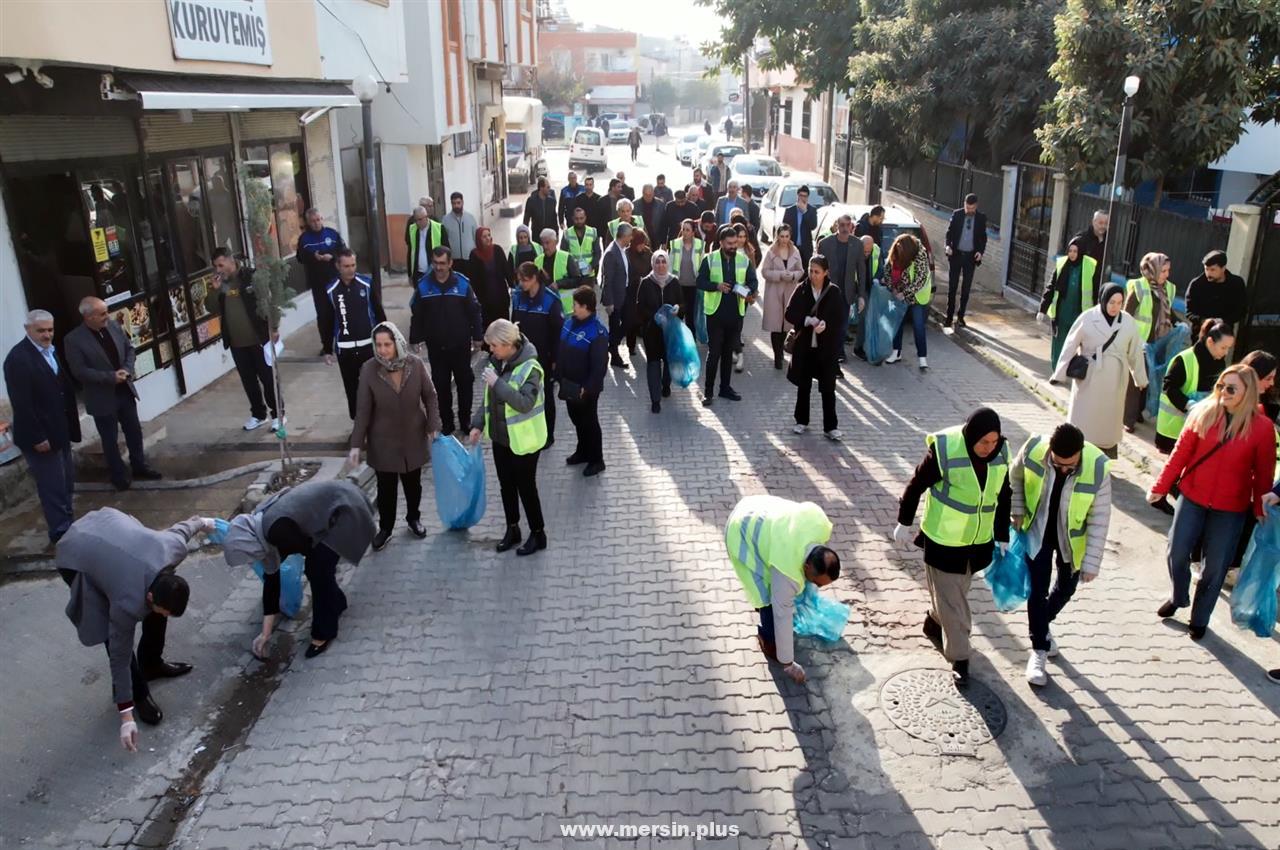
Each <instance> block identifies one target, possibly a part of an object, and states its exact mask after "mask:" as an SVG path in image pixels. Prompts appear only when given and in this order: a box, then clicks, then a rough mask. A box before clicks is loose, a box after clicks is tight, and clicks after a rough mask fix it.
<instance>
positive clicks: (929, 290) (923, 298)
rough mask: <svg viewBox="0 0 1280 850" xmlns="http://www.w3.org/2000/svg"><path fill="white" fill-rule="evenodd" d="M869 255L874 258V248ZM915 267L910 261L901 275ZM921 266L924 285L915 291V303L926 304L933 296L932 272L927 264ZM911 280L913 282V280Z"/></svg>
mask: <svg viewBox="0 0 1280 850" xmlns="http://www.w3.org/2000/svg"><path fill="white" fill-rule="evenodd" d="M871 256H872V258H875V249H874V248H873V249H872V253H871ZM916 267H917V266H916V264H915V263H912V264H911V265H910V266H908V267H907V270H906V271H905V272H903V275H904V276H906V275H907V274H909V273H910V272H911V270H912V269H914V268H916ZM921 268H923V269H924V275H925V282H924V286H922V287H920V289H919V290H918V291H917V292H916V303H917V304H928V303H929V300H930V299H931V298H933V272H931V271H929V267H928V266H927V265H925V266H921ZM912 282H913V283H914V280H913V281H912Z"/></svg>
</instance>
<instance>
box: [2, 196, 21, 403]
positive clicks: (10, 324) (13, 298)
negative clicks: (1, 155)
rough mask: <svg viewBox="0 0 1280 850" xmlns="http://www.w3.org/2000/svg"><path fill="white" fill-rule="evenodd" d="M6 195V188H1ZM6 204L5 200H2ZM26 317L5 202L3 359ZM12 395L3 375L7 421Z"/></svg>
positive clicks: (18, 335)
mask: <svg viewBox="0 0 1280 850" xmlns="http://www.w3.org/2000/svg"><path fill="white" fill-rule="evenodd" d="M0 192H3V186H0ZM0 201H3V198H0ZM26 316H27V294H26V292H25V291H24V290H23V288H22V275H21V274H20V273H19V270H18V255H17V253H16V252H15V251H14V248H13V237H12V235H10V233H9V217H8V213H7V212H6V210H5V205H4V203H0V360H2V359H3V358H5V357H7V356H8V354H9V349H11V348H13V347H14V346H15V345H17V344H18V343H19V342H20V341H21V340H22V338H23V337H24V336H26V335H27V332H26V331H24V330H23V329H22V323H23V321H24V320H25V319H26ZM8 407H9V392H8V390H7V389H6V388H5V385H4V375H3V374H0V416H2V417H3V418H5V419H8V416H9V414H8Z"/></svg>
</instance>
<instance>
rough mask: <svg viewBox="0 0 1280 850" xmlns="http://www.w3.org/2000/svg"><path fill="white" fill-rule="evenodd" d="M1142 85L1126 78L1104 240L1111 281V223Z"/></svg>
mask: <svg viewBox="0 0 1280 850" xmlns="http://www.w3.org/2000/svg"><path fill="white" fill-rule="evenodd" d="M1141 86H1142V78H1141V77H1138V76H1135V75H1132V74H1131V75H1129V76H1127V77H1125V78H1124V108H1123V109H1122V110H1121V112H1120V141H1119V143H1117V145H1116V170H1115V173H1114V174H1113V175H1112V176H1111V199H1110V200H1109V201H1108V202H1107V238H1106V239H1105V240H1103V242H1102V267H1101V269H1100V271H1101V272H1102V275H1103V277H1102V281H1103V282H1104V283H1106V282H1110V280H1111V270H1110V268H1109V267H1108V266H1107V261H1108V260H1109V259H1110V255H1111V242H1112V237H1113V236H1114V235H1115V234H1114V231H1112V229H1111V223H1112V222H1114V221H1115V216H1114V213H1115V209H1116V198H1118V197H1120V196H1121V195H1123V194H1124V166H1125V159H1126V156H1127V154H1128V152H1129V123H1130V122H1131V121H1132V120H1133V96H1134V95H1135V94H1137V93H1138V89H1139V88H1140V87H1141Z"/></svg>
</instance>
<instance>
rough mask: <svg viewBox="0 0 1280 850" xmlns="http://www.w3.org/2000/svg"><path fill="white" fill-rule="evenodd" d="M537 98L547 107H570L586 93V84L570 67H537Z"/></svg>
mask: <svg viewBox="0 0 1280 850" xmlns="http://www.w3.org/2000/svg"><path fill="white" fill-rule="evenodd" d="M537 92H538V99H539V100H541V101H542V103H543V105H544V106H547V107H557V106H560V107H572V106H573V104H574V103H577V102H578V101H579V100H581V99H582V97H583V95H585V94H586V93H587V84H586V83H585V82H584V81H583V79H582V77H580V76H578V75H577V74H575V73H574V72H573V70H572V69H568V70H564V69H561V68H559V67H556V66H555V65H550V66H543V67H539V68H538V88H537Z"/></svg>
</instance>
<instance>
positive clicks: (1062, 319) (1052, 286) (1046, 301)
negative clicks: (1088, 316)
mask: <svg viewBox="0 0 1280 850" xmlns="http://www.w3.org/2000/svg"><path fill="white" fill-rule="evenodd" d="M1080 240H1081V237H1079V236H1077V237H1076V238H1075V239H1072V240H1071V241H1070V242H1069V243H1067V255H1066V256H1065V257H1060V258H1059V259H1058V262H1057V265H1056V266H1055V267H1054V270H1053V278H1052V279H1050V281H1049V285H1048V286H1046V287H1045V288H1044V297H1043V298H1041V299H1040V312H1038V313H1036V320H1037V321H1040V322H1048V323H1049V325H1050V327H1052V328H1053V342H1052V343H1051V344H1050V347H1049V372H1050V373H1052V372H1053V370H1054V369H1056V368H1057V366H1058V360H1059V359H1060V356H1061V354H1062V344H1063V343H1064V342H1066V339H1067V332H1068V331H1069V330H1071V326H1072V325H1073V324H1075V321H1076V319H1078V318H1079V317H1080V314H1081V313H1083V312H1084V311H1085V310H1087V309H1089V308H1090V307H1092V306H1093V288H1092V287H1093V271H1094V267H1095V263H1094V260H1093V257H1090V256H1089V255H1087V254H1085V252H1084V248H1083V247H1082V246H1081V244H1080Z"/></svg>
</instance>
